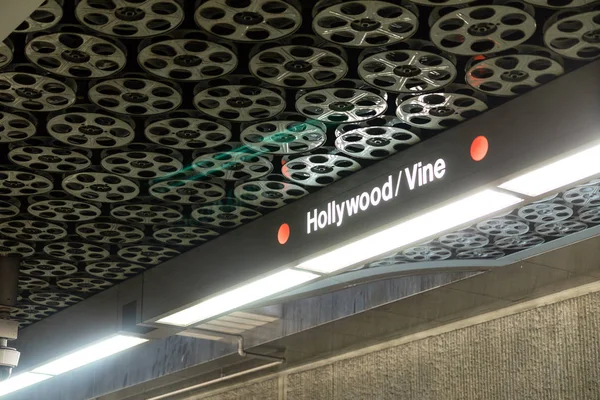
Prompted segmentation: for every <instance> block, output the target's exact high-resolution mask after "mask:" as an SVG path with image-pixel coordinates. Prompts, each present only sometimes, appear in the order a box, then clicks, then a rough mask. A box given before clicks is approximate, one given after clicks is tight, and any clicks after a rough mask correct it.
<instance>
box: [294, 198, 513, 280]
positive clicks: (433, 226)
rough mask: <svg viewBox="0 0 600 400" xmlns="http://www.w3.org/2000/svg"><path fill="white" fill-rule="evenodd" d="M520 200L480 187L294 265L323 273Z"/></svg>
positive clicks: (433, 233)
mask: <svg viewBox="0 0 600 400" xmlns="http://www.w3.org/2000/svg"><path fill="white" fill-rule="evenodd" d="M521 201H523V199H520V198H518V197H516V196H513V195H511V194H507V193H501V192H497V191H494V190H483V191H481V192H479V193H476V194H473V195H471V196H468V197H466V198H463V199H461V200H458V201H455V202H453V203H450V204H447V205H445V206H442V207H440V208H437V209H435V210H433V211H430V212H428V213H426V214H423V215H420V216H418V217H415V218H413V219H410V220H408V221H405V222H401V223H399V224H398V225H395V226H393V227H391V228H388V229H384V230H383V231H380V232H377V233H374V234H372V235H369V236H367V237H365V238H362V239H359V240H357V241H355V242H352V243H349V244H347V245H345V246H342V247H339V248H337V249H335V250H332V251H330V252H328V253H325V254H323V255H320V256H317V257H315V258H313V259H310V260H308V261H305V262H303V263H301V264H300V265H298V266H297V267H296V268H299V269H305V270H309V271H314V272H319V273H323V274H328V273H332V272H335V271H338V270H340V269H342V268H346V267H348V266H351V265H353V264H356V263H359V262H361V261H364V260H368V259H370V258H372V257H376V256H378V255H381V254H384V253H387V252H390V251H392V250H395V249H398V248H400V247H402V246H406V245H408V244H411V243H414V242H417V241H419V240H422V239H425V238H427V237H429V236H433V235H435V234H436V233H440V232H442V231H445V230H448V229H451V228H454V227H457V226H460V225H462V224H465V223H468V222H470V221H473V220H476V219H478V218H480V217H483V216H485V215H488V214H491V213H494V212H496V211H500V210H502V209H504V208H507V207H510V206H513V205H515V204H517V203H520V202H521Z"/></svg>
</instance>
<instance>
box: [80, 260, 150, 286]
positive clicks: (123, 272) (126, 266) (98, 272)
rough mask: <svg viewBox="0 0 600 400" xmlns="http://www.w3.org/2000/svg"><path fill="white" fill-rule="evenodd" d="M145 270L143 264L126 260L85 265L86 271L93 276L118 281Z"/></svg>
mask: <svg viewBox="0 0 600 400" xmlns="http://www.w3.org/2000/svg"><path fill="white" fill-rule="evenodd" d="M145 270H146V268H145V267H142V266H141V265H137V264H133V263H130V262H124V261H100V262H97V263H93V264H89V265H87V266H86V267H85V271H86V272H87V273H88V274H90V275H92V276H96V277H98V278H104V279H112V280H116V281H123V280H125V279H127V278H131V277H132V276H134V275H137V274H140V273H142V272H144V271H145Z"/></svg>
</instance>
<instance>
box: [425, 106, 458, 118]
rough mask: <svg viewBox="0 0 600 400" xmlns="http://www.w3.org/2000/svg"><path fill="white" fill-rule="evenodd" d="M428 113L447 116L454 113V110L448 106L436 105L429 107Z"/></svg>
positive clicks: (435, 115)
mask: <svg viewBox="0 0 600 400" xmlns="http://www.w3.org/2000/svg"><path fill="white" fill-rule="evenodd" d="M429 114H431V115H433V116H434V117H448V116H450V115H452V114H454V110H453V109H452V108H450V107H436V108H433V109H431V111H429Z"/></svg>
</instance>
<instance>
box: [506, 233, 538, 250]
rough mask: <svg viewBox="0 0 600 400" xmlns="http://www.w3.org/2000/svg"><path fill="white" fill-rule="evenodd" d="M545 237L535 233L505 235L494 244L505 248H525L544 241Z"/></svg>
mask: <svg viewBox="0 0 600 400" xmlns="http://www.w3.org/2000/svg"><path fill="white" fill-rule="evenodd" d="M544 242H545V240H544V238H543V237H540V236H536V235H533V234H527V235H521V236H505V237H501V238H498V239H496V242H495V243H494V245H495V246H496V247H499V248H501V249H503V250H525V249H528V248H530V247H533V246H537V245H539V244H542V243H544Z"/></svg>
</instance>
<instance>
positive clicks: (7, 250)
mask: <svg viewBox="0 0 600 400" xmlns="http://www.w3.org/2000/svg"><path fill="white" fill-rule="evenodd" d="M34 252H35V250H34V248H33V247H31V246H30V245H28V244H25V243H21V242H17V241H16V240H8V239H0V256H7V257H30V256H32V255H33V253H34Z"/></svg>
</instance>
